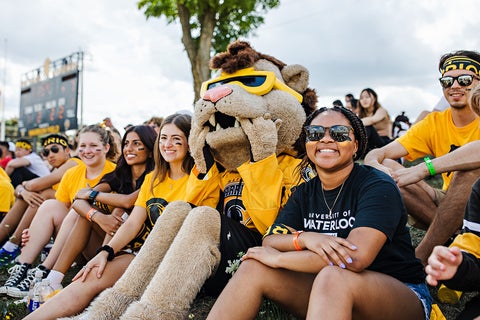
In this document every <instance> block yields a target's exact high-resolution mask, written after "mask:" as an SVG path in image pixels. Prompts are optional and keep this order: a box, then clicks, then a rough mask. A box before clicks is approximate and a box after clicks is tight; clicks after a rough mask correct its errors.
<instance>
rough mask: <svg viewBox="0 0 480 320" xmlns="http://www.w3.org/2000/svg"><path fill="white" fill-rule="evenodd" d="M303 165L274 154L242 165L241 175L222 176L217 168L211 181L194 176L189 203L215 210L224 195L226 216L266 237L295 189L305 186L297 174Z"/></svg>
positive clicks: (189, 189) (227, 174) (189, 186)
mask: <svg viewBox="0 0 480 320" xmlns="http://www.w3.org/2000/svg"><path fill="white" fill-rule="evenodd" d="M299 163H300V159H295V158H294V157H292V156H289V155H280V156H278V157H277V156H275V155H273V154H272V155H271V156H269V157H267V158H265V159H263V160H260V161H258V162H254V163H250V162H246V163H244V164H242V165H241V166H239V167H238V172H231V171H225V172H222V173H220V172H219V171H218V168H217V167H216V166H213V167H212V168H211V169H210V171H209V172H208V174H207V179H202V180H200V179H198V178H197V176H195V175H194V174H192V175H190V180H189V182H188V190H187V201H188V202H190V203H193V204H195V205H209V206H211V207H214V208H215V207H216V204H217V203H218V202H219V201H220V200H221V197H220V193H222V194H223V203H222V207H223V209H222V211H223V212H222V213H223V214H225V215H226V216H227V217H229V218H231V219H233V220H235V221H238V222H239V223H242V224H244V225H245V226H247V227H248V228H250V229H256V230H257V231H258V232H259V233H261V234H264V233H265V231H266V230H267V227H269V226H270V225H272V224H273V222H274V221H275V218H276V217H277V214H278V212H279V210H280V209H281V208H282V207H283V206H284V205H285V203H286V202H287V200H288V197H289V196H290V194H291V190H292V188H293V187H294V186H296V185H298V184H300V183H303V182H304V180H303V179H304V177H303V176H301V175H300V173H299V172H297V170H296V168H297V166H298V164H299ZM194 172H195V170H194ZM215 188H216V191H215ZM205 190H208V192H205ZM198 202H203V203H200V204H199V203H198Z"/></svg>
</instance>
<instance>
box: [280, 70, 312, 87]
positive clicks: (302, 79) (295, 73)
mask: <svg viewBox="0 0 480 320" xmlns="http://www.w3.org/2000/svg"><path fill="white" fill-rule="evenodd" d="M282 77H283V79H284V80H285V84H286V85H287V86H289V87H290V88H292V89H293V90H295V91H297V92H299V93H303V92H304V91H305V90H306V89H307V87H308V78H309V73H308V70H307V69H306V68H305V67H304V66H301V65H299V64H292V65H287V66H285V67H284V68H282Z"/></svg>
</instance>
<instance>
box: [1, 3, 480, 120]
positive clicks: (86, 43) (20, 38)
mask: <svg viewBox="0 0 480 320" xmlns="http://www.w3.org/2000/svg"><path fill="white" fill-rule="evenodd" d="M476 6H477V5H476V0H457V1H455V2H454V3H453V2H451V1H447V0H425V1H415V0H404V1H393V0H387V1H381V2H379V1H374V0H366V1H356V0H337V1H335V2H333V1H316V0H284V1H281V4H280V7H279V8H277V9H274V10H271V11H270V12H269V13H268V14H267V15H266V17H265V18H266V24H265V25H263V26H261V27H260V28H259V29H258V30H256V31H255V32H254V33H255V34H256V36H252V37H250V38H249V39H248V40H249V41H250V42H251V43H252V45H253V46H254V47H255V48H256V49H257V50H259V51H261V52H264V53H268V54H272V55H275V56H276V57H278V58H279V59H281V60H283V61H285V62H286V63H299V64H302V65H304V66H306V67H307V68H308V69H309V70H310V73H311V87H313V88H315V89H316V90H317V92H318V94H319V97H320V103H319V105H330V104H331V102H332V101H333V100H335V99H342V100H343V97H344V95H345V94H346V93H349V92H352V93H354V94H355V95H356V96H357V97H358V95H359V93H360V91H361V90H362V89H363V88H366V87H371V88H373V89H374V90H375V91H377V93H378V95H379V100H380V102H381V103H382V104H383V105H384V106H385V107H386V108H387V109H388V110H389V112H390V114H391V115H392V117H394V116H395V115H396V114H398V113H399V112H401V111H406V112H407V115H408V116H410V117H411V118H415V117H416V116H417V115H418V113H419V112H420V111H421V110H422V109H430V108H432V107H433V105H434V104H435V103H436V101H437V100H438V99H439V98H440V96H441V90H440V88H439V85H438V83H437V78H438V71H437V64H438V59H439V57H440V56H441V55H442V54H443V53H445V52H448V51H453V50H456V49H476V48H479V47H480V38H478V37H477V35H476V33H475V31H476V30H479V22H478V18H477V13H476V11H475V10H473V8H475V7H476ZM0 21H2V29H1V30H0V40H3V39H7V40H8V41H7V61H6V70H7V74H6V87H5V88H3V83H0V87H1V88H2V91H4V92H5V93H6V97H5V114H6V116H7V118H8V117H12V116H15V115H17V114H18V109H19V100H20V76H21V74H23V73H25V72H28V71H30V70H33V69H35V68H37V67H39V66H41V65H42V64H43V61H44V60H45V58H47V57H48V58H50V59H52V60H54V59H58V58H62V57H64V56H67V55H69V54H71V53H73V52H76V51H78V50H83V51H84V52H85V54H86V55H85V57H86V58H85V74H84V122H86V123H91V122H96V121H100V120H101V119H103V117H105V116H107V115H108V116H110V117H111V118H112V120H113V122H114V124H115V125H117V127H119V128H121V127H123V126H124V125H126V124H127V123H140V122H142V121H144V120H146V119H148V118H149V117H150V116H152V115H162V116H165V115H168V114H170V113H173V112H175V111H176V110H180V109H191V105H192V100H193V90H192V85H191V82H192V76H191V73H190V63H189V61H188V59H187V56H186V53H185V51H184V49H183V45H182V43H181V31H180V25H179V24H172V25H167V24H166V22H165V19H156V18H151V19H148V20H147V19H146V18H145V16H144V15H143V12H141V11H140V10H138V9H137V4H136V1H132V0H104V1H96V0H83V1H59V0H37V1H33V2H32V1H29V2H22V1H21V2H18V1H16V2H11V1H6V0H3V1H2V10H0ZM4 44H5V43H4V42H3V43H0V48H2V50H0V68H2V70H0V75H1V77H0V80H1V81H2V82H3V76H4V72H3V65H4V54H3V53H4V48H5V45H4Z"/></svg>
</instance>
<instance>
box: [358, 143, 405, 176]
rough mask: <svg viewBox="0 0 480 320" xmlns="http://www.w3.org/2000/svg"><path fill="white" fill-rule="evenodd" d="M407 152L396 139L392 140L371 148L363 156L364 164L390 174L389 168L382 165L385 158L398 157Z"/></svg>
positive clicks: (394, 158)
mask: <svg viewBox="0 0 480 320" xmlns="http://www.w3.org/2000/svg"><path fill="white" fill-rule="evenodd" d="M407 154H408V152H407V150H406V149H405V148H404V147H403V146H402V145H401V144H400V142H398V141H392V142H390V143H389V144H387V145H386V146H383V147H381V148H377V149H373V150H372V151H370V152H369V153H367V155H366V156H365V161H364V164H366V165H369V166H371V167H374V168H377V169H378V170H381V171H383V172H385V173H387V174H388V175H391V172H390V169H389V168H388V167H386V166H385V165H383V161H384V160H385V159H393V160H396V159H400V158H401V157H403V156H406V155H407Z"/></svg>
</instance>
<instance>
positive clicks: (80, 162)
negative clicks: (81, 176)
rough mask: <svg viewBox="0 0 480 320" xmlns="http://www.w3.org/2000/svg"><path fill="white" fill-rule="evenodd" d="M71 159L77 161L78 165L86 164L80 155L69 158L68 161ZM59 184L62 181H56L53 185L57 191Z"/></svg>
mask: <svg viewBox="0 0 480 320" xmlns="http://www.w3.org/2000/svg"><path fill="white" fill-rule="evenodd" d="M69 161H73V162H75V163H76V164H77V166H83V165H84V164H83V161H82V160H81V159H80V158H79V157H73V158H70V159H68V160H67V162H69ZM67 162H66V163H67ZM59 185H60V182H58V183H55V184H54V185H53V186H52V189H53V190H55V191H57V190H58V186H59Z"/></svg>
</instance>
